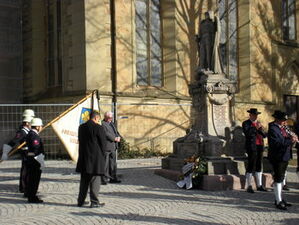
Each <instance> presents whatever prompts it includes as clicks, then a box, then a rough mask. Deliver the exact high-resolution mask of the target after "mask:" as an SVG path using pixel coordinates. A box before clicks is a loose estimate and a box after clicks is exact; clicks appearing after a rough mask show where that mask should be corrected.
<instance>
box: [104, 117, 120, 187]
mask: <svg viewBox="0 0 299 225" xmlns="http://www.w3.org/2000/svg"><path fill="white" fill-rule="evenodd" d="M112 119H113V113H112V112H106V113H105V114H104V120H103V121H102V125H103V127H104V129H105V133H106V143H107V152H106V165H105V171H106V174H105V175H106V178H104V179H103V180H102V183H103V184H105V183H106V182H107V180H106V179H107V178H110V181H109V182H110V183H120V182H121V181H120V180H118V179H117V175H116V172H117V164H116V154H117V149H118V144H119V142H120V138H121V137H120V134H119V133H118V131H117V129H116V127H115V125H114V123H113V122H112Z"/></svg>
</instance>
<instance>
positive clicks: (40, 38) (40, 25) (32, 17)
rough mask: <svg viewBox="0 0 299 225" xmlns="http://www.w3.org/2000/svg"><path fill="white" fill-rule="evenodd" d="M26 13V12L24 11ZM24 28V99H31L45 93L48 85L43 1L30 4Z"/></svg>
mask: <svg viewBox="0 0 299 225" xmlns="http://www.w3.org/2000/svg"><path fill="white" fill-rule="evenodd" d="M23 12H24V11H23ZM24 13H25V16H26V18H27V19H28V21H27V24H26V25H25V26H23V27H24V30H23V33H24V38H25V39H24V43H23V49H24V52H23V57H24V97H25V99H26V98H30V97H32V96H36V95H38V94H40V93H43V92H44V89H45V83H46V76H47V70H46V67H45V65H46V54H47V45H46V43H47V42H46V26H45V23H46V21H45V16H44V15H45V14H46V8H45V5H44V4H43V2H42V1H36V2H34V4H29V5H28V8H27V10H26V12H24Z"/></svg>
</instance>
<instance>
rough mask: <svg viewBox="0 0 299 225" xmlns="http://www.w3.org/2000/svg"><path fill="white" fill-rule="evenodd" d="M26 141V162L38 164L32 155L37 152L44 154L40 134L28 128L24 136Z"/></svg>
mask: <svg viewBox="0 0 299 225" xmlns="http://www.w3.org/2000/svg"><path fill="white" fill-rule="evenodd" d="M26 143H27V146H28V152H27V163H28V164H34V165H38V166H40V164H39V163H38V162H37V161H36V160H35V159H34V156H37V155H39V154H41V153H42V154H45V152H44V144H43V142H42V139H41V138H40V136H39V135H38V134H37V133H36V131H34V130H30V131H29V133H28V135H27V136H26Z"/></svg>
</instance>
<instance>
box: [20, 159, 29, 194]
mask: <svg viewBox="0 0 299 225" xmlns="http://www.w3.org/2000/svg"><path fill="white" fill-rule="evenodd" d="M25 160H26V159H25V157H23V156H22V166H21V170H20V180H19V191H20V192H24V193H26V190H27V165H26V161H25Z"/></svg>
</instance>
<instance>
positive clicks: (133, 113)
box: [117, 98, 191, 152]
mask: <svg viewBox="0 0 299 225" xmlns="http://www.w3.org/2000/svg"><path fill="white" fill-rule="evenodd" d="M179 104H181V105H179ZM190 108H191V107H190V102H188V101H179V102H177V101H173V100H168V101H163V100H155V101H144V100H142V99H138V98H131V99H127V98H122V99H120V101H119V102H118V106H117V119H118V121H117V124H118V129H119V131H120V133H121V134H122V135H123V136H124V137H125V139H126V140H127V141H129V142H130V144H131V145H132V146H138V147H140V148H144V147H148V148H152V149H155V150H159V151H162V152H172V142H173V141H174V140H175V139H176V138H178V137H182V136H184V135H185V134H186V131H185V130H186V129H187V128H188V127H190V116H189V115H190Z"/></svg>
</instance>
